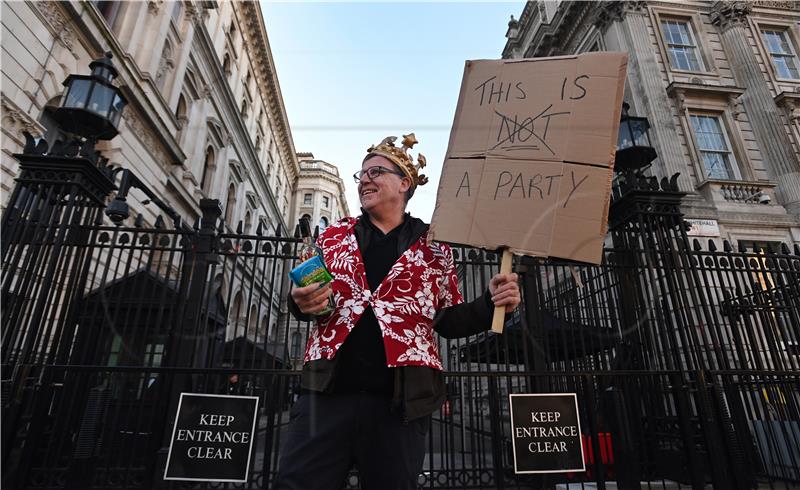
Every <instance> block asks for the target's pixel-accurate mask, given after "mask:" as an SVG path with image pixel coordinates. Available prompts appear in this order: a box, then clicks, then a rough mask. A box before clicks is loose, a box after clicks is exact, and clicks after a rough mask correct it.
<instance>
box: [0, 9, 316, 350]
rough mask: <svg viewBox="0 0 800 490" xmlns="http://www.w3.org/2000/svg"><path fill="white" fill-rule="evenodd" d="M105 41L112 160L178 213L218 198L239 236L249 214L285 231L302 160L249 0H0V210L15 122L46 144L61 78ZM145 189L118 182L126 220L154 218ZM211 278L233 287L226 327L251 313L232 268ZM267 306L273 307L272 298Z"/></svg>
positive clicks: (12, 170)
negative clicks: (113, 90)
mask: <svg viewBox="0 0 800 490" xmlns="http://www.w3.org/2000/svg"><path fill="white" fill-rule="evenodd" d="M106 51H108V52H110V53H111V54H112V55H113V60H112V61H113V63H114V64H115V66H116V68H117V69H118V70H119V76H118V77H117V79H116V80H115V84H116V85H117V86H119V87H120V89H121V91H122V93H123V94H124V96H125V97H126V99H127V100H128V105H127V107H126V108H125V110H124V113H123V119H122V120H121V121H120V124H119V135H118V136H117V137H115V138H114V139H112V140H110V141H103V142H100V143H99V144H98V145H97V149H98V150H99V151H100V152H101V153H102V155H103V156H105V157H107V158H108V159H109V161H110V163H111V164H112V165H113V166H115V167H122V168H126V169H130V170H131V171H133V172H134V173H135V174H136V176H137V177H138V178H139V179H140V180H141V181H142V182H144V184H145V185H146V186H147V187H149V188H150V189H151V190H152V191H153V192H154V193H155V194H156V195H158V196H159V197H160V198H161V199H162V200H163V201H165V202H166V203H167V204H168V205H169V206H171V207H172V208H173V209H174V210H175V211H176V212H177V213H178V214H179V215H181V216H182V217H183V218H184V220H185V221H186V222H187V223H189V224H191V223H193V222H194V221H195V219H196V218H197V217H198V216H199V215H200V208H199V202H200V199H201V198H216V199H219V200H220V201H221V202H222V205H223V207H224V212H223V217H224V220H225V226H226V228H227V229H228V230H229V231H234V230H236V229H237V227H238V224H239V223H241V224H242V231H243V232H244V233H246V234H247V233H249V234H252V233H254V232H255V230H256V228H257V227H258V225H259V224H262V225H263V229H264V230H266V231H265V233H267V234H271V233H272V232H273V231H274V230H275V229H276V228H277V227H279V226H280V227H282V228H283V229H284V230H286V229H290V228H293V221H294V215H295V212H294V209H293V205H294V201H295V200H294V197H293V192H294V190H295V186H296V183H297V179H298V175H299V170H300V167H299V163H298V160H297V155H296V152H295V149H294V144H293V141H292V134H291V132H290V128H289V123H288V119H287V115H286V110H285V108H284V105H283V99H282V96H281V91H280V86H279V84H278V76H277V74H276V72H275V66H274V63H273V60H272V55H271V51H270V45H269V40H268V38H267V32H266V29H265V24H264V19H263V18H262V13H261V9H260V6H259V4H258V3H257V2H227V1H223V2H215V1H199V0H188V1H163V0H150V1H136V2H132V1H130V2H118V1H77V0H76V1H66V2H49V1H48V2H3V3H2V133H3V141H2V156H1V157H0V159H1V160H0V168H1V172H2V184H1V185H2V194H3V195H2V205H3V206H4V207H5V206H7V205H8V202H7V201H8V199H9V195H10V192H9V191H10V189H12V187H13V185H14V184H13V179H14V177H15V176H16V175H17V172H18V165H17V161H16V160H15V159H14V157H13V156H12V154H14V153H18V152H20V151H21V150H22V148H23V145H24V139H23V137H22V134H21V132H22V131H23V130H27V131H28V132H30V133H32V134H33V135H34V136H35V137H37V138H38V137H40V138H44V139H45V140H46V141H47V142H48V143H49V144H52V143H53V142H55V141H56V140H57V139H59V138H60V137H62V135H61V133H60V131H59V127H58V126H57V124H56V122H55V120H54V118H53V115H52V114H53V109H54V108H55V107H56V106H58V104H59V100H60V97H61V95H62V91H63V86H62V84H61V83H62V81H63V80H64V79H66V78H67V76H68V75H69V74H71V73H75V74H86V73H88V72H89V68H88V65H89V62H90V61H92V60H93V59H96V58H98V57H100V56H101V54H102V53H104V52H106ZM112 197H113V195H112ZM145 197H146V196H144V195H143V194H142V193H141V192H139V191H137V190H133V191H132V192H131V193H130V195H129V198H128V202H129V203H130V208H131V214H132V215H131V217H130V219H129V220H126V221H125V223H124V224H125V225H127V226H132V224H133V223H134V222H135V220H136V219H137V218H139V216H138V215H139V214H141V215H142V216H141V218H139V219H140V220H143V223H144V224H145V226H148V225H149V226H152V225H153V223H154V222H155V221H156V218H157V216H158V215H159V213H161V211H160V210H159V209H158V208H157V207H156V206H155V205H154V204H153V203H149V204H148V203H147V202H145ZM107 224H110V223H108V222H107ZM218 281H219V284H220V288H221V289H222V291H221V293H222V297H223V298H229V297H231V298H233V300H232V301H230V303H231V304H230V305H228V311H229V324H228V329H227V335H226V336H227V337H232V336H233V335H234V332H235V331H236V329H235V327H236V325H237V324H238V323H241V322H242V319H243V318H245V317H248V318H249V317H250V316H252V314H251V313H246V312H243V311H238V310H239V309H241V308H236V305H237V303H236V298H238V297H239V296H240V294H241V291H238V290H239V289H241V288H242V286H241V285H240V282H239V280H238V279H237V278H236V277H233V278H231V277H219V278H218ZM229 293H233V294H229ZM239 304H241V301H239ZM272 307H273V308H275V309H278V308H279V305H278V304H277V301H276V303H275V304H274V305H272ZM266 310H267V309H262V310H261V312H262V313H261V314H262V315H264V318H263V319H258V326H259V329H260V330H259V331H258V333H257V334H253V333H252V332H251V333H248V336H253V337H257V338H264V337H265V336H266V335H267V332H266V330H274V328H273V327H274V326H275V324H273V325H267V324H266V321H265V319H266V314H267V312H266ZM277 316H278V315H274V316H273V318H275V317H277ZM270 334H272V336H273V337H274V332H273V331H271V332H270Z"/></svg>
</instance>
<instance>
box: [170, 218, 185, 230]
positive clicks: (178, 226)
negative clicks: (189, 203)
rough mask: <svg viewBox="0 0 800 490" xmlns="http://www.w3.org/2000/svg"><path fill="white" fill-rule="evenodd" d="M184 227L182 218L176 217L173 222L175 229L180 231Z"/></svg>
mask: <svg viewBox="0 0 800 490" xmlns="http://www.w3.org/2000/svg"><path fill="white" fill-rule="evenodd" d="M182 225H183V219H182V218H181V217H180V216H176V217H175V219H173V220H172V226H173V227H175V229H176V230H180V229H181V226H182Z"/></svg>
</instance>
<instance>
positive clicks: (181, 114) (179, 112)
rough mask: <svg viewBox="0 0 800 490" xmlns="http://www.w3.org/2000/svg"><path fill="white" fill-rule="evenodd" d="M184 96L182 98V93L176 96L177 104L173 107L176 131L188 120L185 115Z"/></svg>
mask: <svg viewBox="0 0 800 490" xmlns="http://www.w3.org/2000/svg"><path fill="white" fill-rule="evenodd" d="M186 112H187V109H186V98H184V96H183V94H181V95H180V96H179V97H178V106H177V107H176V108H175V119H177V120H178V131H180V130H181V129H183V127H184V126H185V125H186V122H187V120H188V118H187V116H186Z"/></svg>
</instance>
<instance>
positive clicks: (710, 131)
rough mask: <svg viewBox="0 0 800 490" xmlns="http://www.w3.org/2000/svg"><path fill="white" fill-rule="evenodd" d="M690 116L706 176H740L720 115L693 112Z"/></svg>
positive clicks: (716, 177)
mask: <svg viewBox="0 0 800 490" xmlns="http://www.w3.org/2000/svg"><path fill="white" fill-rule="evenodd" d="M689 118H690V119H691V123H692V131H693V132H694V139H695V142H696V143H697V151H698V152H699V154H700V159H701V160H702V161H703V167H704V168H705V174H706V178H708V179H721V180H730V179H736V178H739V175H738V168H737V167H736V160H735V158H734V156H733V152H732V151H731V146H730V144H729V142H728V138H727V136H726V135H725V132H724V131H723V128H722V124H721V123H720V120H719V117H718V116H710V115H701V114H691V115H690V116H689Z"/></svg>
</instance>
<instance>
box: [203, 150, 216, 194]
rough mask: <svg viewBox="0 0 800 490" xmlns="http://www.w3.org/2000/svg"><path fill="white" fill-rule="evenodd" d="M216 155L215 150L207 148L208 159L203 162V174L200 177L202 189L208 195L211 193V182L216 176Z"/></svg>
mask: <svg viewBox="0 0 800 490" xmlns="http://www.w3.org/2000/svg"><path fill="white" fill-rule="evenodd" d="M215 158H216V157H215V155H214V148H212V147H211V146H209V147H208V148H206V159H205V162H203V174H202V176H201V177H200V188H201V189H202V190H203V192H205V193H206V194H208V193H209V192H211V180H212V177H213V176H214V169H215V168H216V166H217V165H216V161H215Z"/></svg>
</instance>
